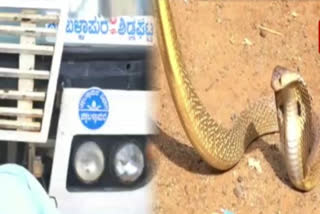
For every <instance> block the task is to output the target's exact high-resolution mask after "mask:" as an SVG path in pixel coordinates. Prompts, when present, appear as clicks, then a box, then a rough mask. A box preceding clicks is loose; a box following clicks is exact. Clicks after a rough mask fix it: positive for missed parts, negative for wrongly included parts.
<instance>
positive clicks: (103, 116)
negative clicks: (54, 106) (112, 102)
mask: <svg viewBox="0 0 320 214" xmlns="http://www.w3.org/2000/svg"><path fill="white" fill-rule="evenodd" d="M108 116H109V102H108V99H107V97H106V95H105V94H104V93H103V91H102V90H101V89H99V88H90V89H88V90H87V91H86V92H85V93H84V94H83V95H82V97H81V99H80V102H79V117H80V121H81V122H82V124H83V125H84V126H85V127H87V128H88V129H92V130H96V129H99V128H101V127H102V126H103V125H104V124H105V123H106V121H107V119H108Z"/></svg>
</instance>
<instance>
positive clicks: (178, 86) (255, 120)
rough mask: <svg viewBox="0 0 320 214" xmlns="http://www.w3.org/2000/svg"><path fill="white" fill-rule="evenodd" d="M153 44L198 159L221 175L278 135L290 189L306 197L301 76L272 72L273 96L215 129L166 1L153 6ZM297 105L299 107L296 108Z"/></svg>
mask: <svg viewBox="0 0 320 214" xmlns="http://www.w3.org/2000/svg"><path fill="white" fill-rule="evenodd" d="M153 7H154V13H155V25H156V40H157V44H158V45H157V46H158V49H159V52H160V57H161V60H162V65H163V68H164V71H165V74H166V79H167V82H168V85H169V90H170V93H171V96H172V99H173V101H174V105H175V108H176V110H177V113H178V116H179V119H180V122H181V124H182V127H183V129H184V131H185V133H186V135H187V137H188V139H189V141H190V142H191V144H192V146H193V147H194V148H195V150H196V151H197V152H198V153H199V155H200V156H201V158H202V159H203V160H204V161H205V162H207V163H208V164H209V165H210V166H212V167H213V168H215V169H218V170H221V171H226V170H229V169H231V168H232V167H234V166H235V165H236V164H237V163H238V162H239V161H240V159H241V158H242V157H243V155H244V153H245V151H246V149H247V148H248V146H249V145H250V144H251V143H252V142H254V141H255V140H256V139H258V138H260V137H262V136H264V135H267V134H272V133H279V135H280V144H281V146H280V151H281V154H282V156H283V159H284V162H285V165H286V168H287V172H288V176H289V179H290V181H291V183H292V184H293V187H294V188H296V189H298V190H301V191H309V190H311V189H313V188H314V187H315V186H316V185H317V181H318V180H319V179H317V178H318V174H319V168H320V167H319V164H318V163H319V158H318V156H319V152H318V150H319V146H318V144H317V134H316V133H317V132H316V127H318V126H317V125H316V122H315V121H316V117H315V116H314V115H315V114H314V113H313V111H312V104H311V96H310V95H309V93H308V90H307V87H306V84H305V82H304V81H303V78H302V77H301V75H300V73H298V72H293V71H290V70H288V69H286V68H284V67H281V66H276V67H275V69H274V71H273V74H272V78H271V79H272V80H271V86H272V89H273V90H274V96H270V97H268V98H266V97H263V98H261V99H258V100H257V101H255V102H252V103H251V104H250V105H248V107H247V108H246V109H245V110H243V111H242V112H241V113H240V114H239V116H238V117H237V119H236V120H235V121H234V122H233V125H232V127H231V128H226V127H224V126H223V124H220V123H219V122H217V121H216V120H214V119H213V117H212V116H211V115H210V113H209V112H208V111H207V109H206V107H205V106H204V105H203V103H202V102H201V100H200V98H199V96H198V95H197V93H196V91H195V89H194V87H193V85H192V82H191V79H190V76H189V72H188V71H187V69H186V65H185V63H184V61H183V59H182V53H181V50H180V46H179V42H178V38H177V34H176V29H175V25H174V22H173V20H172V11H171V8H170V3H169V0H153ZM297 103H298V104H297Z"/></svg>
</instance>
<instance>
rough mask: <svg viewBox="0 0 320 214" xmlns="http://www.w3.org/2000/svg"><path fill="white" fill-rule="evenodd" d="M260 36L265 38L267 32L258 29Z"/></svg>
mask: <svg viewBox="0 0 320 214" xmlns="http://www.w3.org/2000/svg"><path fill="white" fill-rule="evenodd" d="M259 34H260V36H261V37H262V38H265V37H266V36H267V33H266V31H265V30H260V33H259Z"/></svg>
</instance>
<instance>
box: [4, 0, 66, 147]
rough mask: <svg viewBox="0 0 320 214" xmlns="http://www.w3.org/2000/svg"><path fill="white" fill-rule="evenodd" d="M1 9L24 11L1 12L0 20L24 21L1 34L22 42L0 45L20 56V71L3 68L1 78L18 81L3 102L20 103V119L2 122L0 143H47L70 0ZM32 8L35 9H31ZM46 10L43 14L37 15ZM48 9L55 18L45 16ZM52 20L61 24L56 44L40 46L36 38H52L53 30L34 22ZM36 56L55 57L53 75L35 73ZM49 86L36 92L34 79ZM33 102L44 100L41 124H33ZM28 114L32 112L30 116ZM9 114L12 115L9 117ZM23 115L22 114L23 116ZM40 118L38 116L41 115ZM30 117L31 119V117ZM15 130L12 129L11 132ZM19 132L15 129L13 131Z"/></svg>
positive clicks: (17, 2) (16, 3) (15, 2)
mask: <svg viewBox="0 0 320 214" xmlns="http://www.w3.org/2000/svg"><path fill="white" fill-rule="evenodd" d="M0 8H13V9H21V13H9V12H5V13H0V20H6V21H15V22H16V21H21V25H20V26H15V25H12V26H1V27H0V33H2V34H5V35H7V34H14V35H20V36H21V37H20V43H18V44H12V43H0V52H1V53H17V54H20V56H19V69H12V68H1V69H0V77H6V78H17V79H18V82H19V84H18V85H19V87H18V90H17V91H15V90H0V104H1V99H14V100H17V101H18V105H17V107H16V108H17V110H18V111H17V120H14V119H10V120H8V119H7V118H4V119H2V120H1V123H0V140H4V141H23V142H30V143H45V142H46V141H47V138H48V132H49V127H50V122H51V115H52V110H53V102H54V98H55V93H56V85H57V80H58V76H59V71H60V63H61V56H62V51H63V44H64V34H65V28H66V20H67V14H68V1H62V0H28V1H26V0H10V1H6V0H0ZM30 9H32V10H30ZM38 10H41V11H42V10H43V13H42V14H41V13H37V11H38ZM47 10H50V11H51V10H54V11H55V15H52V14H51V15H50V14H48V15H45V14H44V13H45V12H46V11H47ZM45 21H47V22H48V21H50V22H51V21H52V22H57V23H58V28H57V29H56V34H55V37H56V39H55V43H54V44H53V45H38V44H36V43H35V38H34V37H41V36H47V35H50V36H52V35H53V30H52V29H51V30H50V29H46V28H43V27H39V26H37V25H36V24H35V23H43V22H45ZM35 55H52V64H51V70H50V74H49V75H48V72H47V71H45V72H43V74H40V72H41V71H36V70H34V67H35ZM47 78H49V81H48V87H47V90H46V91H45V92H44V91H43V92H36V91H34V79H47ZM33 101H44V109H43V114H42V115H43V118H42V121H41V123H39V122H35V121H33V119H32V117H33V116H34V111H33V110H34V109H33V107H32V106H33ZM16 108H12V109H8V108H7V109H2V110H5V111H2V112H0V113H2V114H3V115H4V114H5V115H4V116H10V117H11V116H12V113H13V110H15V109H16ZM27 111H30V112H29V113H28V112H27ZM8 112H9V113H10V115H8ZM21 114H23V115H21ZM38 116H39V114H38ZM30 117H31V118H30ZM8 129H13V130H8ZM14 129H16V130H14Z"/></svg>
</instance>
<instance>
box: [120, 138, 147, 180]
mask: <svg viewBox="0 0 320 214" xmlns="http://www.w3.org/2000/svg"><path fill="white" fill-rule="evenodd" d="M114 169H115V173H116V175H117V176H118V178H119V179H120V180H121V182H123V183H132V182H135V181H136V180H137V179H138V178H139V177H140V175H141V174H142V172H143V169H144V156H143V153H142V151H141V149H140V148H139V147H138V146H137V145H136V144H134V143H126V144H124V145H122V146H121V147H119V149H118V150H117V152H116V154H115V156H114Z"/></svg>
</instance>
